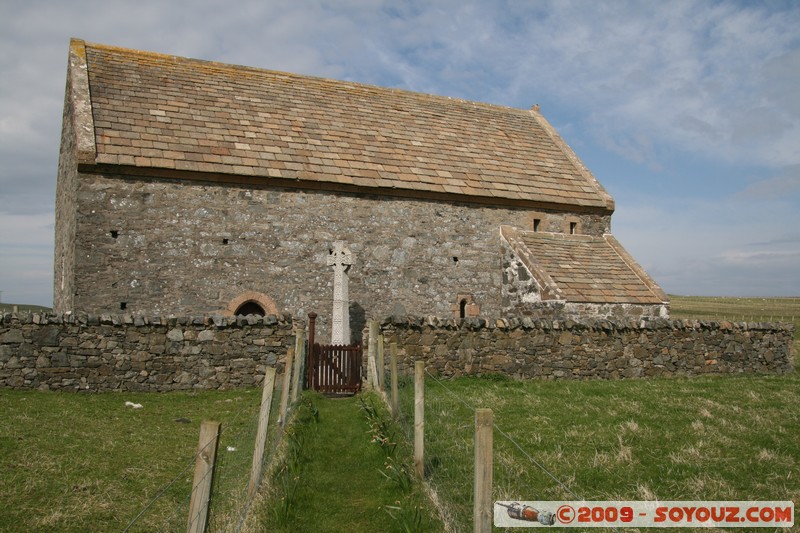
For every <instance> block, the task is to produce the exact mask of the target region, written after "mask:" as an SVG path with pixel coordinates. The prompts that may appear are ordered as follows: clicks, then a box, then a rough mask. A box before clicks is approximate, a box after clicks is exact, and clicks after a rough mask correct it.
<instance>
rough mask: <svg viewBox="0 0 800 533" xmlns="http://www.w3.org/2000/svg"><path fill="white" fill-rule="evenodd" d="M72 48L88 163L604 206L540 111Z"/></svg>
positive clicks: (608, 203)
mask: <svg viewBox="0 0 800 533" xmlns="http://www.w3.org/2000/svg"><path fill="white" fill-rule="evenodd" d="M71 50H72V53H73V55H76V56H77V55H79V54H80V53H83V54H84V60H85V62H86V65H87V67H88V69H87V70H88V85H89V91H88V92H89V94H90V97H91V104H92V111H93V113H92V115H93V120H94V137H95V139H94V140H95V145H96V158H95V162H97V163H100V162H109V163H110V162H113V161H118V162H120V164H122V161H125V162H126V163H125V164H129V163H130V161H131V159H132V160H133V161H134V165H136V166H147V167H160V168H170V169H171V168H178V169H184V170H196V171H199V172H206V171H207V170H206V169H208V168H209V166H208V164H209V163H213V167H214V172H219V173H228V174H241V175H247V176H253V175H257V176H270V177H274V176H282V177H292V178H294V177H295V176H296V175H298V173H300V172H301V171H302V179H305V180H311V181H317V182H321V183H323V184H324V183H325V182H328V183H331V184H342V183H353V184H355V185H358V186H362V187H369V188H396V189H406V190H414V189H416V190H421V191H434V190H436V191H447V192H448V193H452V194H455V195H459V196H463V195H466V196H469V197H473V198H484V199H496V200H497V201H500V202H501V203H502V201H503V200H520V201H524V202H531V203H538V204H559V205H580V206H584V207H587V208H594V209H600V210H605V211H610V210H613V200H611V197H610V196H609V195H608V193H606V192H605V190H604V189H603V188H602V187H601V186H600V185H599V184H598V183H597V181H596V180H595V179H594V177H593V176H592V175H591V174H590V173H589V172H588V171H587V170H586V169H585V167H584V166H583V164H582V163H580V161H579V160H578V159H577V157H576V156H575V154H574V153H573V152H572V151H571V150H570V149H569V147H568V146H567V145H566V143H564V142H563V140H561V138H560V137H559V136H558V134H557V133H556V132H555V130H553V128H552V127H551V126H550V125H549V124H548V123H547V121H546V120H545V119H544V118H543V117H542V116H541V114H540V113H539V112H538V110H521V109H514V108H508V107H502V106H497V105H490V104H482V103H476V102H468V101H464V100H459V99H455V98H446V97H440V96H432V95H426V94H420V93H412V92H408V91H402V90H397V89H387V88H381V87H373V86H367V85H361V84H356V83H350V82H343V81H335V80H330V79H323V78H314V77H309V76H300V75H294V74H287V73H281V72H274V71H268V70H260V69H254V68H248V67H241V66H233V65H225V64H220V63H213V62H207V61H200V60H194V59H185V58H179V57H174V56H168V55H161V54H154V53H148V52H140V51H135V50H127V49H121V48H114V47H109V46H104V45H97V44H86V43H83V42H82V41H73V45H72V46H71ZM82 116H86V114H84V115H82ZM87 120H88V118H87ZM134 128H135V129H134ZM145 135H149V137H145ZM156 139H158V142H160V143H165V144H166V146H164V144H159V145H156V144H155V141H156ZM127 140H130V141H131V142H128V141H127ZM134 140H136V141H145V142H150V143H153V144H152V146H151V145H149V144H147V145H145V144H134V143H133V141H134ZM85 144H87V146H89V148H91V146H90V143H89V142H88V141H87V142H86V143H85ZM135 148H147V149H148V153H147V154H144V153H143V152H141V151H136V150H135ZM87 153H89V152H88V151H87ZM208 155H215V156H220V157H221V159H218V158H214V159H208V158H207V156H208ZM278 156H283V157H278ZM186 161H193V162H196V164H186V163H185V162H186ZM281 161H283V162H287V163H291V162H294V163H295V164H296V165H293V166H286V165H281V164H279V162H281ZM345 161H346V162H347V163H348V164H343V162H345ZM178 162H181V163H180V164H178ZM306 164H311V165H313V170H312V169H311V167H308V168H305V167H303V165H306ZM297 165H301V166H300V167H298V166H297ZM334 169H337V170H338V172H334ZM276 171H277V172H276ZM376 173H380V175H378V174H376ZM462 174H463V176H462ZM423 176H425V177H435V178H438V180H437V179H433V180H430V179H423ZM465 177H466V178H467V179H468V180H469V181H466V180H465ZM263 179H265V180H266V179H269V178H263Z"/></svg>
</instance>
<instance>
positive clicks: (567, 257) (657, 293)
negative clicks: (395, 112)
mask: <svg viewBox="0 0 800 533" xmlns="http://www.w3.org/2000/svg"><path fill="white" fill-rule="evenodd" d="M500 231H501V233H502V236H503V237H504V238H505V240H506V242H508V243H509V245H510V246H511V247H512V249H514V251H515V252H516V254H517V256H518V257H519V258H520V259H521V260H522V261H523V263H524V264H525V266H526V267H527V268H528V270H529V271H530V272H531V274H532V275H533V277H534V278H535V279H536V280H537V282H538V283H539V285H540V287H541V288H542V299H543V300H566V301H568V302H581V303H615V304H621V303H629V304H662V303H664V302H667V301H668V299H669V298H668V297H667V295H666V294H665V293H664V292H663V291H662V290H661V288H660V287H659V286H658V285H657V284H656V282H655V281H654V280H653V279H652V278H650V276H648V275H647V273H646V272H645V271H644V269H642V267H640V266H639V265H638V263H636V261H634V259H633V258H632V257H631V256H630V255H629V254H628V253H627V252H626V251H625V250H624V249H623V248H622V246H621V245H620V244H619V242H618V241H617V240H616V239H615V238H614V237H613V236H612V235H610V234H605V235H603V236H601V237H596V236H590V235H568V234H563V233H547V232H534V231H522V230H518V229H515V228H511V227H509V226H502V227H501V229H500Z"/></svg>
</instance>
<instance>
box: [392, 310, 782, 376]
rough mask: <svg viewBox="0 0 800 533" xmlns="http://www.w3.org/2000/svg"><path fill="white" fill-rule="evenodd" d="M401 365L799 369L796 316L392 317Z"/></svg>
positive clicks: (502, 369)
mask: <svg viewBox="0 0 800 533" xmlns="http://www.w3.org/2000/svg"><path fill="white" fill-rule="evenodd" d="M382 329H383V330H384V336H385V337H386V338H389V339H391V340H392V341H395V342H397V343H398V354H399V356H400V361H399V366H400V368H401V372H404V373H406V374H409V375H410V374H413V361H414V360H415V359H419V358H422V359H424V360H425V361H426V367H427V368H428V370H429V371H431V372H434V373H438V374H439V375H442V376H445V377H454V376H461V375H465V374H503V375H508V376H511V377H514V378H520V379H529V378H538V379H622V378H643V377H653V376H664V377H669V376H693V375H704V374H740V373H776V374H783V373H787V372H792V371H793V366H792V359H791V348H792V340H793V332H794V326H793V325H792V324H764V323H731V322H701V321H697V320H665V319H656V320H644V321H632V320H617V321H610V320H594V319H587V320H584V321H579V322H578V321H572V320H566V321H559V320H547V319H543V320H532V319H530V318H524V319H501V320H496V321H491V320H489V321H487V320H483V319H478V318H475V319H465V320H463V321H457V320H446V321H442V320H438V319H387V320H386V321H384V323H383V324H382Z"/></svg>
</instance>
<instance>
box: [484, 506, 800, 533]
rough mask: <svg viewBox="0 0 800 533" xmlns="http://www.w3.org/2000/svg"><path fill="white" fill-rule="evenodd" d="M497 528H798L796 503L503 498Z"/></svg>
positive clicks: (497, 513)
mask: <svg viewBox="0 0 800 533" xmlns="http://www.w3.org/2000/svg"><path fill="white" fill-rule="evenodd" d="M494 525H495V526H497V527H550V526H557V527H577V528H587V527H747V528H755V527H772V528H777V527H792V526H793V525H794V503H793V502H791V501H764V502H762V501H663V502H659V501H628V502H622V501H585V502H584V501H536V502H530V501H528V502H523V501H498V502H495V504H494Z"/></svg>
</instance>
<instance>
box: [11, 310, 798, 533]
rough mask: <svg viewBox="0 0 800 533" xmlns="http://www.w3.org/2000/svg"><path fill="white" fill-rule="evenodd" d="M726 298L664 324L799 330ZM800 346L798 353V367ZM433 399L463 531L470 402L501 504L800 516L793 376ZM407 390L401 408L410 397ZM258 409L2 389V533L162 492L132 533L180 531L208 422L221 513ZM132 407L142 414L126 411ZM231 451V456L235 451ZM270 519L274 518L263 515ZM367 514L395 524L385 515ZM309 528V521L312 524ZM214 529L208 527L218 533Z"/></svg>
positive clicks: (331, 449)
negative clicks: (217, 439) (486, 442)
mask: <svg viewBox="0 0 800 533" xmlns="http://www.w3.org/2000/svg"><path fill="white" fill-rule="evenodd" d="M727 300H728V299H724V300H718V299H694V298H685V297H674V298H673V304H672V313H673V316H674V317H676V318H678V317H684V316H686V317H697V318H707V319H708V318H711V317H716V318H724V319H728V320H741V319H740V318H737V317H738V316H743V317H749V318H745V320H747V321H766V320H769V317H772V319H773V320H777V319H780V320H788V321H792V320H793V321H795V323H797V315H798V314H797V313H796V312H795V311H796V309H797V307H796V306H797V302H798V300H800V299H797V298H795V299H780V300H778V301H776V300H769V301H770V302H773V303H775V305H774V306H773V307H769V308H763V309H762V307H764V304H763V301H762V300H761V299H746V300H744V299H739V300H737V304H736V305H734V304H733V303H730V302H728V301H727ZM743 300H744V301H745V305H742V304H741V302H742V301H743ZM787 301H788V303H789V305H784V304H785V303H787ZM756 317H765V318H763V319H761V318H756ZM793 317H794V318H793ZM796 335H797V334H796ZM796 338H797V337H796ZM797 346H798V342H797V341H795V360H796V361H797ZM427 387H428V388H427V393H428V400H427V402H428V409H429V414H428V418H427V420H426V425H427V426H428V428H429V436H428V442H427V444H426V446H427V450H428V453H427V464H426V468H427V471H428V476H429V480H430V482H431V484H432V485H433V486H434V487H437V489H438V494H439V496H440V497H441V499H442V502H441V505H439V506H438V508H441V509H444V510H445V513H444V514H445V515H446V516H447V519H448V520H449V521H450V522H451V523H452V524H454V525H456V526H458V525H459V524H460V525H461V526H463V525H464V524H465V523H468V522H469V521H470V519H471V510H470V508H469V506H470V505H471V503H470V502H471V486H472V479H471V466H470V465H471V460H472V448H471V446H472V445H471V437H472V431H473V419H472V411H471V408H470V407H467V406H465V405H464V403H463V402H467V403H468V404H469V405H471V406H473V407H481V406H488V407H491V408H492V409H494V410H495V416H496V423H497V426H498V427H499V428H500V429H502V430H503V431H504V432H505V433H507V434H508V436H510V437H511V438H512V439H513V440H514V442H515V443H516V444H514V443H512V442H510V441H508V440H507V439H506V437H505V436H503V435H502V434H500V433H497V432H496V433H495V451H496V454H495V458H496V459H495V480H496V483H495V487H496V492H495V497H496V498H498V499H517V498H518V499H527V500H531V499H573V498H572V494H571V493H570V492H569V491H572V492H573V493H575V494H577V495H580V496H581V497H584V498H589V499H649V498H654V497H658V498H663V499H751V498H755V499H762V500H763V499H768V498H773V499H778V500H787V499H791V500H793V501H794V502H795V505H796V506H799V505H800V475H799V474H798V472H800V440H798V435H800V414H799V413H800V409H798V408H797V406H798V405H800V378H799V377H798V374H797V373H794V374H790V375H785V376H735V377H724V376H717V377H697V378H690V379H683V378H681V379H677V378H676V379H657V380H630V381H613V382H611V381H586V382H540V381H531V382H524V383H523V382H515V381H510V380H506V379H502V378H499V377H496V376H495V377H487V378H482V379H478V378H465V379H458V380H452V381H446V382H442V383H438V382H435V381H432V380H429V382H428V386H427ZM401 390H402V391H403V398H404V405H405V409H406V412H409V411H410V408H409V398H410V396H409V393H410V387H408V386H407V387H404V388H403V389H401ZM259 400H260V393H259V392H258V391H256V390H239V391H228V392H216V391H205V392H191V393H168V394H144V393H105V394H72V393H54V392H40V391H9V390H0V412H2V413H3V415H2V417H0V498H2V501H3V502H4V505H3V506H2V508H1V509H0V531H121V530H123V529H124V528H125V527H126V526H127V525H128V524H129V523H130V521H131V520H132V519H133V518H134V517H135V516H136V515H137V514H138V513H139V512H140V511H142V509H143V508H144V507H145V506H147V505H148V504H149V503H150V502H152V501H153V499H154V497H155V496H156V495H157V494H158V493H159V491H161V490H165V492H164V496H163V497H161V498H159V499H158V500H156V503H154V504H153V506H152V507H151V508H150V509H149V510H147V511H146V512H145V513H144V514H143V515H142V517H141V518H140V519H139V521H137V522H136V523H135V524H134V526H133V527H132V528H131V530H132V531H157V530H159V529H162V530H165V531H178V530H182V529H184V528H185V525H184V524H185V517H186V508H187V507H186V506H187V495H188V492H189V485H190V482H191V475H192V472H191V469H189V470H188V471H187V470H186V467H187V465H188V464H190V463H191V461H192V458H193V455H194V452H195V449H196V447H197V438H198V430H199V423H200V421H201V420H204V419H216V420H219V421H221V422H222V423H223V427H224V428H228V429H227V430H226V431H227V433H226V435H227V437H226V436H225V435H223V440H222V441H221V443H220V450H221V453H222V454H223V461H224V465H225V466H224V467H225V468H227V470H226V471H227V472H229V473H228V474H226V475H225V476H224V477H223V479H222V482H223V485H222V486H221V487H220V488H219V490H220V492H221V493H223V494H228V493H229V494H231V496H224V497H222V498H221V500H222V501H223V502H224V501H225V500H227V501H229V502H230V501H232V500H235V499H236V496H235V494H236V491H237V490H239V489H238V487H241V485H242V483H246V480H245V481H243V482H240V481H239V480H238V479H239V478H238V477H237V475H236V474H234V473H233V472H235V471H237V470H242V471H244V470H246V469H247V467H248V466H249V465H248V464H247V463H249V460H250V456H251V453H250V451H249V450H248V449H247V444H246V441H247V436H246V434H248V432H249V431H250V429H248V428H251V427H253V425H254V417H255V414H256V411H257V406H258V402H259ZM126 401H131V402H135V403H140V404H142V405H143V408H142V409H136V410H134V409H130V408H126V407H125V405H124V403H125V402H126ZM273 405H277V402H275V401H274V402H273ZM345 414H346V416H344V415H342V417H340V418H335V417H338V416H339V415H333V414H332V415H331V418H334V419H336V420H337V424H342V425H347V424H350V425H351V427H350V428H347V431H350V430H352V429H353V428H355V430H356V431H355V433H352V435H353V436H352V437H351V438H350V440H351V441H355V439H356V437H355V435H358V434H361V435H363V438H364V440H365V443H360V442H359V443H356V442H353V444H352V446H353V449H359V450H360V449H361V448H360V446H362V444H367V445H369V444H370V443H369V440H370V438H371V437H370V435H369V433H368V431H367V427H366V425H365V422H364V419H363V416H362V415H361V414H360V413H358V412H357V410H355V412H353V413H349V414H347V413H345ZM180 419H189V420H191V422H189V423H184V422H180V421H177V420H180ZM359 432H361V433H359ZM226 438H228V439H230V440H227V441H226V440H225V439H226ZM309 442H310V441H309ZM240 443H245V444H240ZM517 445H519V448H518V447H517ZM228 446H231V447H232V448H235V450H233V451H230V452H228V451H227V448H228ZM372 446H374V444H373V445H372ZM343 448H344V446H320V447H317V448H315V449H314V454H315V457H316V461H317V463H315V466H314V468H317V469H323V468H324V465H325V464H327V463H332V462H334V461H339V460H340V459H341V456H342V453H347V452H346V451H344V452H343V451H342V450H343ZM520 448H521V449H522V450H524V452H523V451H521V450H520ZM347 449H350V448H347ZM309 451H310V450H309ZM358 453H362V452H358ZM406 453H408V452H406ZM526 454H528V455H529V456H530V457H531V458H533V459H534V460H535V461H536V462H538V463H539V464H541V465H542V466H543V467H545V468H546V469H547V471H548V472H549V473H550V474H552V475H553V477H554V478H555V479H557V480H558V482H557V481H554V480H553V479H552V478H550V477H548V475H547V474H545V473H544V472H543V470H542V469H541V468H540V467H539V466H537V465H536V464H535V463H533V462H532V461H531V460H530V458H529V457H527V456H526ZM362 455H363V454H362ZM242 458H244V459H242ZM370 461H372V459H370ZM370 461H365V462H364V463H365V464H366V465H368V467H367V470H368V472H369V473H370V474H371V473H372V472H373V470H375V468H372V467H370V466H369V465H372V462H370ZM382 461H383V458H381V457H379V461H378V462H381V464H382ZM376 464H377V463H376ZM237 465H242V466H241V467H240V466H237ZM372 466H375V465H372ZM380 466H381V465H378V467H380ZM314 475H321V470H319V471H317V472H315V473H314ZM352 475H355V476H361V477H363V476H365V475H367V474H366V473H364V472H361V473H358V472H356V471H352ZM376 475H377V473H376ZM379 481H381V482H383V478H382V477H379ZM559 482H560V483H562V484H563V485H560V484H559ZM170 483H173V484H172V485H169V484H170ZM168 485H169V486H168ZM384 488H385V487H384ZM298 490H299V489H298ZM321 491H322V492H319V494H318V498H319V501H317V500H316V499H315V496H314V495H313V494H314V493H313V492H310V493H306V494H305V495H304V496H303V498H306V502H307V503H308V499H309V498H310V499H311V500H314V503H320V502H324V501H329V500H330V497H331V494H330V493H329V492H330V489H321ZM401 500H402V499H401ZM465 502H466V503H465ZM384 504H385V502H383V501H382V502H381V503H379V504H375V505H384ZM412 506H413V504H412ZM465 506H466V507H465ZM323 507H324V506H323ZM323 507H320V509H322V508H323ZM406 507H408V505H406ZM264 512H266V513H267V515H269V516H273V514H272V513H273V511H271V510H270V508H269V507H266V511H264ZM323 512H324V511H322V510H320V511H314V513H323ZM375 513H377V514H379V515H381V518H385V517H386V516H388V515H387V513H386V510H385V509H383V508H380V507H376V508H375ZM212 516H213V515H212ZM222 516H224V513H223V515H222ZM262 516H264V515H262ZM315 516H316V515H312V516H310V517H309V518H308V521H307V522H303V524H313V523H314V520H315ZM413 518H414V517H413V516H405V517H401V520H397V521H394V522H391V523H392V524H395V525H397V524H401V523H402V520H407V522H408V521H409V520H410V521H411V522H413V520H411V519H413ZM425 520H428V518H426V519H425ZM219 522H220V519H218V518H215V519H212V525H213V526H215V527H217V528H218V529H219V527H221V526H220V525H219ZM427 523H429V522H427ZM302 527H306V526H302ZM307 527H312V526H307ZM391 527H394V525H393V526H391ZM466 527H467V529H469V527H468V526H466ZM434 529H435V527H434ZM462 529H463V527H462ZM255 530H258V529H257V528H256V529H255ZM299 530H302V529H299ZM459 530H460V529H459Z"/></svg>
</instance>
